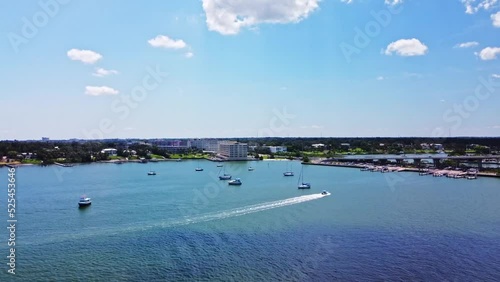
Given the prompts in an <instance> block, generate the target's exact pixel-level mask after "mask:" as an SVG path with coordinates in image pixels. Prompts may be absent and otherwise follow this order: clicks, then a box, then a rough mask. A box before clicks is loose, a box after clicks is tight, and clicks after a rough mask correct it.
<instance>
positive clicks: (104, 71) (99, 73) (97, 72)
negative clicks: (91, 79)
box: [92, 68, 118, 77]
mask: <svg viewBox="0 0 500 282" xmlns="http://www.w3.org/2000/svg"><path fill="white" fill-rule="evenodd" d="M112 74H118V71H116V70H107V69H103V68H96V69H95V72H94V73H93V74H92V75H93V76H97V77H104V76H108V75H112Z"/></svg>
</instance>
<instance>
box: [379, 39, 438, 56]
mask: <svg viewBox="0 0 500 282" xmlns="http://www.w3.org/2000/svg"><path fill="white" fill-rule="evenodd" d="M428 51H429V48H427V46H425V45H424V44H423V43H422V42H420V40H418V39H415V38H412V39H400V40H398V41H395V42H392V43H391V44H389V46H387V48H386V49H385V54H386V55H392V54H393V53H396V54H397V55H399V56H404V57H411V56H422V55H425V54H427V52H428Z"/></svg>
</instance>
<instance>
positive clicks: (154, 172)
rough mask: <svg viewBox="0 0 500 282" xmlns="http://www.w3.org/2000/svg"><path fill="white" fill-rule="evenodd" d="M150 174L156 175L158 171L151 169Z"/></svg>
mask: <svg viewBox="0 0 500 282" xmlns="http://www.w3.org/2000/svg"><path fill="white" fill-rule="evenodd" d="M148 175H156V171H154V170H151V171H149V172H148Z"/></svg>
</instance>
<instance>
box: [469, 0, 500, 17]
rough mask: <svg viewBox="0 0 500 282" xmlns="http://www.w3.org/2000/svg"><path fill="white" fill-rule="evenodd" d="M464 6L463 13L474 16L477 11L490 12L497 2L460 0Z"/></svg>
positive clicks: (495, 0) (489, 0)
mask: <svg viewBox="0 0 500 282" xmlns="http://www.w3.org/2000/svg"><path fill="white" fill-rule="evenodd" d="M461 1H462V3H463V4H464V6H465V12H466V13H467V14H474V13H476V12H477V11H479V10H481V9H483V10H490V9H491V8H493V7H494V6H495V5H496V4H497V3H498V1H499V0H461Z"/></svg>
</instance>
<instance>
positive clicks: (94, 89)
mask: <svg viewBox="0 0 500 282" xmlns="http://www.w3.org/2000/svg"><path fill="white" fill-rule="evenodd" d="M118 93H119V92H118V90H115V89H113V88H111V87H108V86H86V87H85V94H87V95H90V96H102V95H118Z"/></svg>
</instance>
